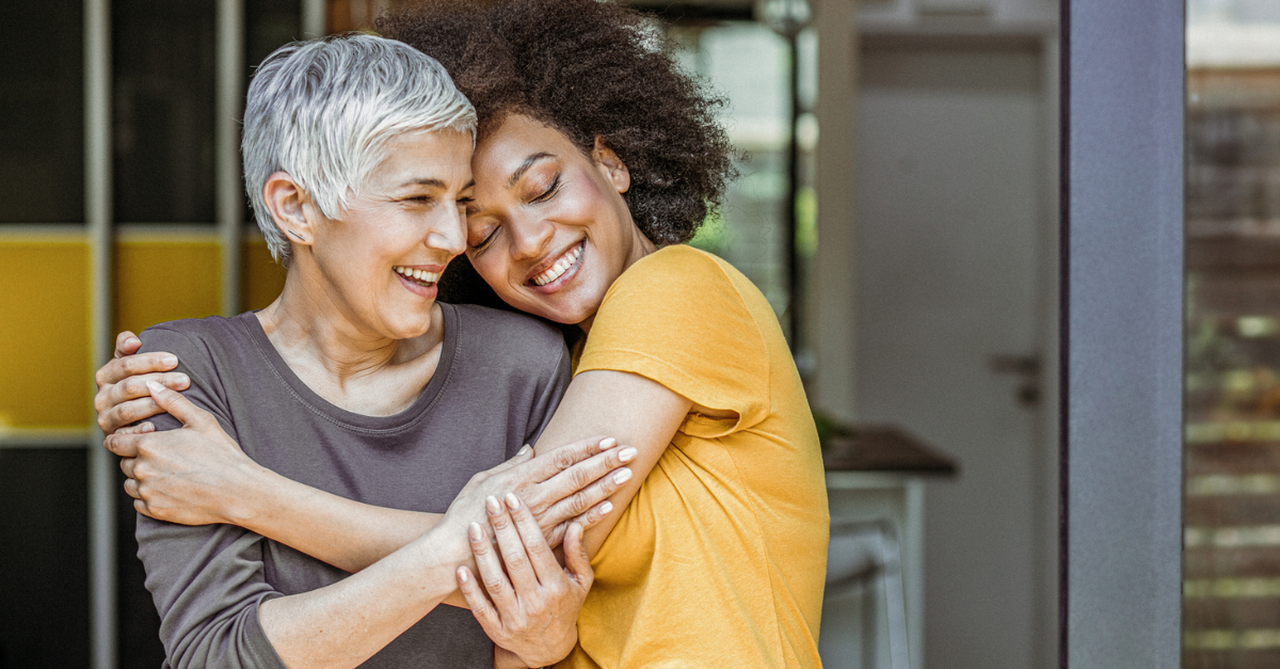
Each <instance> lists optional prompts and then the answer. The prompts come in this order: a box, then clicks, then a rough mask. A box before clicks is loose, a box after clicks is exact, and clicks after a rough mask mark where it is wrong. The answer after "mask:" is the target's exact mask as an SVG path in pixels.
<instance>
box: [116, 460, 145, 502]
mask: <svg viewBox="0 0 1280 669" xmlns="http://www.w3.org/2000/svg"><path fill="white" fill-rule="evenodd" d="M121 469H123V467H121ZM124 492H125V494H126V495H128V496H130V497H132V498H134V499H136V500H141V499H142V491H141V490H139V489H138V481H137V480H136V479H133V478H127V479H125V480H124Z"/></svg>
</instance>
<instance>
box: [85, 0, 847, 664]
mask: <svg viewBox="0 0 1280 669" xmlns="http://www.w3.org/2000/svg"><path fill="white" fill-rule="evenodd" d="M647 21H648V19H646V18H644V17H642V16H641V15H639V14H637V13H635V12H633V11H631V10H628V9H625V8H622V7H619V6H617V5H614V4H610V3H602V2H597V1H596V0H512V1H509V2H501V3H480V2H472V1H470V0H441V1H436V2H429V3H425V4H422V5H420V6H415V7H412V8H410V9H405V10H401V11H399V12H397V13H393V14H390V15H388V16H386V17H384V18H383V19H381V20H380V21H379V30H380V31H381V32H382V34H383V35H386V36H387V37H385V38H384V37H374V36H369V35H342V36H335V37H329V38H324V39H320V40H314V41H310V42H301V43H295V44H290V45H288V46H285V47H282V48H281V49H279V50H277V51H276V52H275V53H273V54H272V55H271V56H269V57H268V58H267V59H266V60H265V61H264V62H263V63H262V65H261V66H260V67H259V68H258V70H257V72H256V74H255V75H254V77H253V79H252V82H251V85H250V88H249V95H248V99H247V105H246V110H245V117H244V138H243V152H244V176H245V182H246V188H247V191H248V194H249V197H250V200H251V201H252V204H253V210H254V213H255V216H256V219H257V222H258V225H259V227H260V228H261V230H262V232H263V235H264V236H265V237H266V240H267V243H268V246H269V248H270V249H271V251H272V254H273V256H274V257H275V258H276V259H277V260H278V261H280V262H281V263H282V264H283V265H284V266H285V267H286V269H287V272H286V280H285V286H284V290H283V291H282V292H281V294H280V295H279V297H278V298H276V300H275V301H274V302H272V303H271V304H270V305H269V306H268V307H266V308H265V309H262V310H261V311H257V312H250V313H244V314H241V315H239V316H235V317H233V318H217V317H211V318H205V319H200V320H188V321H177V322H172V323H162V324H160V325H156V326H154V327H152V328H149V329H147V330H146V331H144V332H143V333H142V334H141V336H140V338H136V337H134V336H133V335H132V334H131V333H123V334H122V335H121V336H120V338H119V339H118V340H117V357H116V359H115V360H113V361H111V362H110V363H108V364H107V365H106V366H104V367H103V368H102V369H101V370H99V372H98V377H97V381H98V385H99V388H100V390H99V393H98V397H97V408H98V411H99V423H100V424H101V425H102V426H103V429H104V430H105V431H106V432H107V433H108V435H109V436H108V438H107V447H108V448H110V449H111V450H112V452H114V453H116V454H117V455H120V456H121V457H122V460H121V468H122V469H123V470H124V472H125V474H126V475H127V476H128V480H127V482H126V484H125V490H126V492H127V493H128V494H129V495H131V496H132V497H133V498H135V502H134V505H135V507H136V508H137V509H138V511H139V512H140V515H139V517H138V528H137V538H138V545H139V551H138V554H139V557H140V558H141V559H142V561H143V563H144V566H145V568H146V572H147V579H146V585H147V588H148V590H150V592H151V594H152V596H153V599H154V601H155V604H156V608H157V609H158V611H159V613H160V618H161V637H162V641H163V643H164V647H165V652H166V656H167V663H168V665H169V666H172V667H291V668H295V669H296V668H298V667H355V666H368V667H384V666H385V667H408V666H414V667H441V668H445V667H449V668H452V667H490V666H492V667H540V666H546V665H551V664H557V663H558V664H557V666H561V667H572V668H575V669H587V668H592V667H607V668H617V669H620V668H630V667H679V668H682V669H683V668H686V667H751V668H758V667H788V668H790V667H818V666H820V664H821V661H820V660H819V658H818V650H817V638H818V626H819V616H820V613H821V605H822V587H823V580H824V572H825V564H826V547H827V535H828V516H827V504H826V492H825V488H824V482H823V471H822V460H821V455H820V453H819V449H818V439H817V434H816V431H815V429H814V424H813V419H812V416H811V414H810V411H809V406H808V403H807V401H806V399H805V395H804V390H803V387H802V385H801V383H800V378H799V376H798V374H797V373H796V369H795V365H794V363H793V362H792V359H791V356H790V353H789V352H788V350H787V346H786V342H785V340H784V338H783V335H782V332H781V329H780V328H779V325H778V322H777V319H776V317H775V316H774V313H773V311H772V310H771V308H770V307H769V305H768V303H767V302H766V301H765V299H764V297H763V296H762V295H761V293H760V291H759V290H758V289H757V288H756V287H755V286H753V285H752V284H751V283H750V281H748V280H747V279H746V278H745V277H744V276H742V274H740V273H739V272H737V271H736V270H734V269H733V268H732V267H731V266H730V265H728V264H727V263H726V262H724V261H723V260H721V259H719V258H716V257H715V256H712V255H710V254H707V253H704V252H702V251H699V250H696V249H694V248H692V247H689V246H687V245H685V244H684V242H687V241H688V240H689V239H690V238H692V237H693V235H694V232H695V231H696V230H697V228H698V227H699V226H700V225H701V224H702V221H703V219H704V218H706V215H707V213H708V211H709V209H710V208H711V207H714V206H715V205H716V203H717V202H718V200H719V199H720V197H721V196H722V194H723V190H724V186H725V183H726V180H727V179H728V178H729V176H730V175H731V173H732V167H731V158H732V149H731V148H730V146H729V143H728V141H727V139H726V137H725V135H724V132H723V130H722V129H721V128H720V127H719V126H718V125H717V124H716V122H715V119H714V110H715V106H716V104H717V103H716V101H715V100H713V99H711V98H708V97H707V96H706V95H705V94H704V93H703V92H702V91H701V90H700V89H699V87H698V85H697V83H696V82H695V81H693V80H692V79H690V78H689V77H688V76H687V75H685V74H684V73H683V72H681V71H680V70H679V69H678V68H677V67H676V65H675V64H674V63H673V62H672V60H671V58H670V57H669V56H668V55H666V54H665V53H664V52H663V51H662V50H661V48H660V46H661V45H660V43H659V40H656V39H655V37H654V33H653V32H652V28H651V26H650V25H649V24H648V23H647ZM446 268H447V271H446ZM441 290H443V291H444V293H443V294H442V295H441V296H442V297H443V298H444V299H445V300H446V301H448V302H449V303H447V304H446V303H444V302H438V301H437V300H436V298H437V295H438V294H439V293H440V291H441ZM477 296H480V297H477ZM499 299H500V300H501V303H505V305H507V306H506V307H504V308H492V307H491V306H480V305H478V304H468V303H466V302H468V301H481V302H485V303H486V304H499V303H498V300H499ZM515 310H518V311H520V312H526V313H527V314H532V315H533V316H536V317H539V318H533V317H530V316H527V315H524V314H520V313H517V312H516V311H515ZM548 321H550V322H548ZM556 324H558V325H559V327H557V325H556ZM144 419H145V420H146V421H147V422H138V421H140V420H144ZM606 435H607V436H606ZM526 445H528V446H531V447H532V448H529V447H528V446H526ZM468 609H469V610H468Z"/></svg>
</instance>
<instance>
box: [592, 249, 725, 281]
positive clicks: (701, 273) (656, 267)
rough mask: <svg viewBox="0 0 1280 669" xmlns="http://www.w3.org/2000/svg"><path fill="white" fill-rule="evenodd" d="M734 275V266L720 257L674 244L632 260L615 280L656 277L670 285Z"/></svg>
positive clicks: (645, 279) (644, 279) (650, 278)
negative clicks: (629, 265)
mask: <svg viewBox="0 0 1280 669" xmlns="http://www.w3.org/2000/svg"><path fill="white" fill-rule="evenodd" d="M735 275H736V276H740V273H739V272H738V270H736V269H734V268H733V266H732V265H730V264H729V263H727V262H725V261H724V260H723V259H721V258H719V257H717V256H715V255H713V254H711V253H707V252H706V251H703V250H701V249H696V248H694V247H692V246H689V245H688V244H674V245H672V246H667V247H664V248H661V249H659V250H657V251H654V252H653V253H650V254H649V255H647V256H645V257H643V258H641V259H640V260H638V261H636V263H635V264H634V265H632V266H631V267H629V268H628V269H627V271H626V272H623V273H622V276H620V277H618V282H617V283H618V284H622V285H625V284H626V283H631V282H642V281H643V282H647V281H652V280H655V279H660V280H664V281H665V282H667V283H668V284H669V285H672V286H677V285H687V286H698V285H704V286H705V285H707V283H708V282H711V283H731V282H732V280H733V278H734V277H735Z"/></svg>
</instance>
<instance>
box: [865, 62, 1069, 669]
mask: <svg viewBox="0 0 1280 669" xmlns="http://www.w3.org/2000/svg"><path fill="white" fill-rule="evenodd" d="M860 58H861V62H860V64H859V69H860V75H859V87H858V92H857V102H856V109H857V112H856V121H855V123H854V127H855V144H856V146H857V151H856V152H855V156H856V159H855V170H854V171H855V173H856V174H857V179H856V185H855V197H854V199H855V219H856V228H857V244H856V247H855V248H854V253H853V259H854V263H853V264H854V271H855V274H856V277H855V279H854V284H855V286H856V288H855V295H854V314H855V318H854V321H855V322H854V327H853V336H852V341H853V342H854V348H855V353H854V365H853V368H854V370H855V371H854V374H855V381H854V384H853V386H854V413H855V414H856V419H857V421H858V422H863V423H867V422H889V423H893V424H896V425H899V426H901V427H903V428H905V429H907V430H908V431H910V432H912V433H914V434H915V435H917V436H919V437H921V438H922V439H924V440H925V441H926V442H927V443H929V444H931V445H933V446H935V447H937V448H939V449H940V450H943V451H945V452H947V453H949V454H950V455H952V456H954V457H956V458H957V459H958V460H959V463H960V474H959V476H958V477H957V478H956V479H954V480H951V481H945V482H936V483H932V484H930V485H929V486H928V491H927V493H926V502H925V509H926V510H925V657H924V658H923V660H924V662H923V665H924V666H927V667H930V668H943V667H983V668H984V669H988V668H990V669H1006V668H1007V669H1025V668H1027V667H1049V666H1053V665H1054V664H1055V663H1056V659H1055V658H1056V652H1055V650H1054V643H1053V641H1052V640H1053V636H1054V633H1055V628H1056V622H1055V618H1054V613H1053V611H1054V607H1055V606H1056V603H1055V599H1054V598H1052V597H1051V594H1052V592H1053V590H1052V588H1051V585H1050V584H1052V583H1054V582H1056V571H1055V569H1054V567H1053V559H1054V553H1053V543H1052V541H1051V537H1052V536H1054V528H1053V527H1047V526H1046V525H1047V523H1048V522H1049V520H1050V519H1051V518H1052V516H1053V513H1052V509H1053V508H1054V506H1055V503H1056V491H1054V490H1052V489H1051V488H1050V486H1047V485H1046V484H1045V483H1046V481H1049V480H1052V473H1051V471H1050V470H1051V469H1052V468H1053V467H1054V462H1055V459H1054V457H1053V453H1055V452H1056V444H1055V443H1054V442H1053V441H1052V438H1051V436H1050V435H1049V434H1047V433H1046V432H1045V430H1044V427H1045V422H1044V414H1045V411H1046V407H1049V408H1050V410H1051V409H1052V405H1049V404H1046V403H1045V402H1044V401H1043V398H1041V401H1040V403H1039V404H1033V403H1027V402H1025V401H1020V400H1019V395H1020V393H1021V392H1022V391H1023V390H1024V387H1025V386H1027V385H1029V384H1030V385H1034V383H1033V382H1034V379H1033V378H1031V377H1030V376H1018V375H1007V374H998V373H995V372H993V370H992V365H993V360H994V358H995V357H996V356H1015V357H1022V358H1029V359H1033V360H1036V359H1038V361H1039V364H1040V366H1041V367H1042V368H1046V367H1049V366H1052V365H1053V361H1054V359H1055V356H1054V355H1053V353H1052V349H1051V348H1049V347H1048V344H1047V342H1046V341H1045V333H1046V330H1047V328H1046V323H1045V318H1046V309H1045V305H1046V304H1047V303H1048V302H1046V300H1049V299H1051V298H1050V296H1049V295H1048V291H1050V290H1052V287H1051V286H1049V285H1047V282H1046V276H1047V274H1048V273H1046V272H1045V271H1044V265H1045V263H1046V262H1047V259H1048V258H1049V257H1050V253H1049V250H1048V249H1047V248H1046V244H1047V240H1050V239H1052V238H1053V232H1052V231H1053V230H1054V229H1055V226H1056V223H1055V221H1056V219H1055V218H1054V217H1053V214H1052V211H1051V208H1050V207H1049V206H1047V202H1048V198H1049V195H1048V192H1050V191H1052V189H1053V183H1054V182H1053V181H1051V180H1050V175H1049V174H1048V170H1047V168H1046V165H1047V164H1048V160H1047V158H1048V155H1047V153H1048V151H1049V147H1050V144H1049V142H1048V141H1047V137H1049V136H1051V135H1052V131H1051V129H1050V128H1049V127H1047V119H1048V118H1049V117H1050V114H1049V113H1048V108H1049V106H1050V105H1052V104H1053V102H1052V100H1051V99H1050V97H1051V96H1049V95H1047V94H1046V90H1047V87H1048V84H1049V82H1047V81H1046V76H1047V75H1046V65H1045V64H1046V60H1045V58H1046V56H1045V52H1044V51H1043V50H1042V48H1041V44H1040V41H1039V40H1038V39H1036V38H1016V39H1015V38H1007V37H1006V38H999V39H990V38H974V37H970V38H963V39H960V38H937V37H931V38H910V39H906V38H901V37H899V38H874V39H865V38H864V40H863V42H862V48H861V50H860ZM1046 356H1047V357H1046ZM1041 381H1042V382H1043V379H1042V380H1041Z"/></svg>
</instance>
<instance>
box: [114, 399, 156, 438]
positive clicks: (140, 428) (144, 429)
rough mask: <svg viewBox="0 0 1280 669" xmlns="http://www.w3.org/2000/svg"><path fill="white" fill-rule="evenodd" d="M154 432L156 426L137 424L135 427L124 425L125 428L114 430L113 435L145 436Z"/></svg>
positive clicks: (147, 423) (145, 423) (148, 423)
mask: <svg viewBox="0 0 1280 669" xmlns="http://www.w3.org/2000/svg"><path fill="white" fill-rule="evenodd" d="M153 401H154V400H153ZM155 431H156V426H155V424H154V423H150V422H144V423H138V424H137V425H126V426H125V427H122V428H120V429H119V430H116V431H115V434H146V433H148V432H155Z"/></svg>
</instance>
